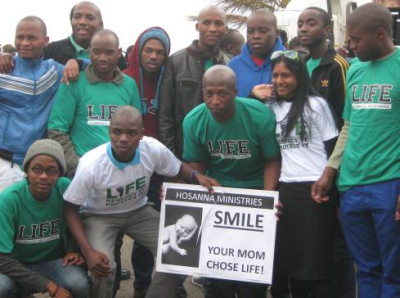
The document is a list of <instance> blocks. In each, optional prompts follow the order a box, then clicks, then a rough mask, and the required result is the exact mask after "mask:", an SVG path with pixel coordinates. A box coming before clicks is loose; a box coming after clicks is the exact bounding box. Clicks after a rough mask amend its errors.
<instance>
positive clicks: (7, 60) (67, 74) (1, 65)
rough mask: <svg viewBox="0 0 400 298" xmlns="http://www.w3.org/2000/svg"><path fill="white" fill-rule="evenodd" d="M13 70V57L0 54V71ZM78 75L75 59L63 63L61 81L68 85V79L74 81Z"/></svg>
mask: <svg viewBox="0 0 400 298" xmlns="http://www.w3.org/2000/svg"><path fill="white" fill-rule="evenodd" d="M13 70H14V59H13V56H12V55H11V54H8V53H4V54H1V55H0V73H3V74H8V73H11V72H12V71H13ZM78 76H79V65H78V62H76V60H75V59H71V60H69V61H68V62H67V64H65V66H64V71H63V77H62V79H61V82H64V83H65V84H66V85H69V82H70V81H73V82H74V81H76V80H77V79H78Z"/></svg>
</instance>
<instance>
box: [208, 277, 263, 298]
mask: <svg viewBox="0 0 400 298" xmlns="http://www.w3.org/2000/svg"><path fill="white" fill-rule="evenodd" d="M209 280H210V294H211V295H210V297H212V298H235V297H236V296H235V294H236V295H237V298H266V297H267V289H268V285H263V284H257V283H249V282H240V281H233V280H222V279H211V278H210V279H209Z"/></svg>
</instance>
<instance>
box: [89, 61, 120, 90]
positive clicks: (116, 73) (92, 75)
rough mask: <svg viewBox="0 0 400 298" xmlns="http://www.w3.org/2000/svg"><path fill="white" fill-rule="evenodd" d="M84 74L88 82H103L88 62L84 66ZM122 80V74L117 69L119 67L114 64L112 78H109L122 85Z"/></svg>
mask: <svg viewBox="0 0 400 298" xmlns="http://www.w3.org/2000/svg"><path fill="white" fill-rule="evenodd" d="M85 74H86V78H87V79H88V81H89V83H90V84H95V83H99V82H104V80H102V79H101V78H99V77H98V76H97V74H96V73H95V72H94V69H93V65H92V64H90V65H89V66H87V67H86V68H85ZM123 81H124V77H123V75H122V72H121V71H120V70H119V68H118V67H117V66H116V67H115V69H114V78H113V79H112V80H111V82H113V83H114V84H116V85H122V83H123Z"/></svg>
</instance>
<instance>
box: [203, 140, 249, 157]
mask: <svg viewBox="0 0 400 298" xmlns="http://www.w3.org/2000/svg"><path fill="white" fill-rule="evenodd" d="M206 144H207V149H208V151H209V152H210V155H211V156H212V157H219V158H222V159H246V158H251V152H250V149H249V140H216V141H207V142H206Z"/></svg>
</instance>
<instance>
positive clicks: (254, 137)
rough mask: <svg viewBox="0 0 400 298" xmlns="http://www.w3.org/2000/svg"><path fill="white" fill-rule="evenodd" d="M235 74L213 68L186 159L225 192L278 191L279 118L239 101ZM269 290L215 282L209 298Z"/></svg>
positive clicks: (190, 126)
mask: <svg viewBox="0 0 400 298" xmlns="http://www.w3.org/2000/svg"><path fill="white" fill-rule="evenodd" d="M236 93H237V88H236V81H235V73H234V72H233V71H232V69H230V68H228V67H227V66H221V65H217V66H213V67H212V68H210V69H209V70H207V71H206V73H205V74H204V77H203V98H204V103H203V104H201V105H199V106H198V107H196V108H195V109H193V110H192V111H191V112H190V113H189V114H188V115H187V116H186V118H185V120H184V122H183V136H184V147H183V148H184V151H183V159H184V160H186V161H188V162H190V165H191V166H192V167H193V168H195V169H197V170H198V171H199V172H201V173H205V172H207V174H208V175H209V176H210V177H212V178H215V179H217V180H218V181H219V182H220V183H221V185H222V186H226V187H239V188H249V189H265V190H275V189H276V187H277V185H278V178H279V171H280V159H279V146H278V143H277V142H276V139H275V116H274V114H273V113H272V112H271V111H270V110H269V109H268V108H267V107H266V106H265V105H263V104H262V103H260V102H258V101H256V100H248V99H245V98H239V97H236ZM266 290H267V287H266V286H264V285H260V284H252V283H247V282H236V281H223V280H217V279H212V280H211V289H210V294H211V297H224V298H225V297H226V298H231V297H235V294H237V295H238V297H239V298H253V297H254V298H259V297H260V298H262V297H266Z"/></svg>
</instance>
